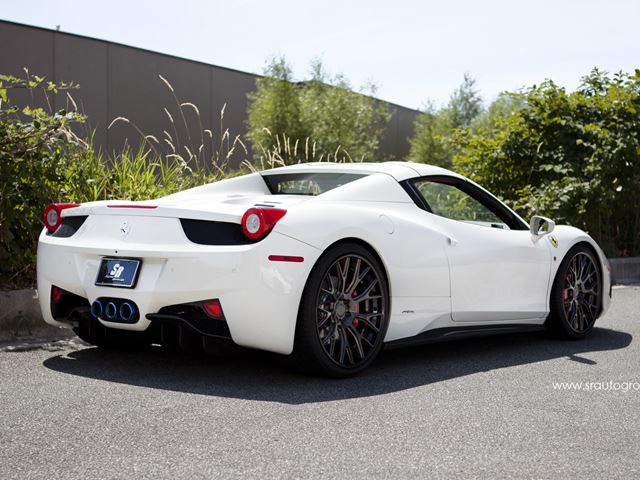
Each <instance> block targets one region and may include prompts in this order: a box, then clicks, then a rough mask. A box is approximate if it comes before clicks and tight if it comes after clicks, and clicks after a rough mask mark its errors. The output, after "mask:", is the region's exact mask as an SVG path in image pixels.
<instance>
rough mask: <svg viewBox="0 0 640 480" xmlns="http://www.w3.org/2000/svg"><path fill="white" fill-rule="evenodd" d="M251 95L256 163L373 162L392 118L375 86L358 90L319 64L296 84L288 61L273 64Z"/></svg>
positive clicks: (251, 134)
mask: <svg viewBox="0 0 640 480" xmlns="http://www.w3.org/2000/svg"><path fill="white" fill-rule="evenodd" d="M265 74H266V77H265V78H264V79H260V80H259V81H258V83H257V89H256V91H255V92H254V93H252V94H250V96H249V106H248V118H249V120H248V134H247V137H248V138H249V141H250V142H251V144H252V147H253V150H254V154H255V156H256V159H264V157H265V156H267V157H268V160H270V161H274V160H275V161H277V162H280V163H297V162H299V161H322V160H335V161H344V160H346V161H349V160H354V161H363V160H368V161H375V160H379V159H378V158H377V157H376V153H377V150H378V147H379V144H380V140H381V138H382V134H383V132H384V128H385V126H386V124H387V122H388V120H389V112H388V111H387V108H386V106H385V104H384V103H382V102H379V101H377V100H376V99H374V98H372V97H371V95H373V94H374V93H375V86H374V85H365V86H364V87H363V88H361V89H360V91H359V92H354V91H353V90H352V89H351V85H350V83H349V81H348V80H347V78H346V77H344V76H343V75H335V76H331V75H329V74H328V73H327V72H326V71H325V70H324V68H323V65H322V63H321V62H320V61H318V60H316V61H314V62H312V64H311V79H310V80H308V81H305V82H299V83H293V79H292V75H291V68H290V67H289V65H288V64H287V63H286V61H285V59H284V58H280V59H278V60H274V61H272V62H271V63H270V65H269V67H268V69H267V71H266V72H265Z"/></svg>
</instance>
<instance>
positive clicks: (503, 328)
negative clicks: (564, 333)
mask: <svg viewBox="0 0 640 480" xmlns="http://www.w3.org/2000/svg"><path fill="white" fill-rule="evenodd" d="M544 329H545V327H544V325H538V324H503V325H479V326H470V327H469V326H467V327H445V328H434V329H433V330H427V331H426V332H422V333H419V334H418V335H415V336H413V337H408V338H400V339H398V340H393V341H391V342H387V343H385V344H384V345H385V346H384V348H385V349H390V350H391V349H395V348H402V347H411V346H414V345H425V344H429V343H439V342H448V341H454V340H460V339H463V338H475V337H484V336H488V335H497V334H509V333H529V332H541V331H543V330H544Z"/></svg>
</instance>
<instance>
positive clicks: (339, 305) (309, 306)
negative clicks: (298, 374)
mask: <svg viewBox="0 0 640 480" xmlns="http://www.w3.org/2000/svg"><path fill="white" fill-rule="evenodd" d="M388 324H389V288H388V286H387V281H386V278H385V275H384V272H383V270H382V267H381V266H380V264H379V262H378V261H377V260H376V259H375V257H374V256H373V255H371V253H369V251H368V250H367V249H365V248H364V247H362V246H360V245H358V244H352V243H345V244H342V245H339V246H337V247H335V248H333V249H331V250H330V251H328V252H327V253H325V255H324V256H323V257H321V258H320V260H318V263H317V264H316V265H315V267H314V268H313V270H312V272H311V275H310V276H309V279H308V280H307V284H306V286H305V289H304V292H303V294H302V301H301V303H300V310H299V314H298V324H297V328H296V339H295V346H294V354H293V358H294V361H295V364H296V366H298V367H302V368H303V369H304V370H306V371H307V372H311V373H316V374H322V375H327V376H332V377H348V376H352V375H355V374H357V373H359V372H361V371H362V370H364V369H365V368H366V367H367V366H369V365H370V364H371V362H373V360H374V359H375V358H376V356H377V355H378V353H379V352H380V350H381V348H382V342H383V340H384V336H385V334H386V332H387V326H388Z"/></svg>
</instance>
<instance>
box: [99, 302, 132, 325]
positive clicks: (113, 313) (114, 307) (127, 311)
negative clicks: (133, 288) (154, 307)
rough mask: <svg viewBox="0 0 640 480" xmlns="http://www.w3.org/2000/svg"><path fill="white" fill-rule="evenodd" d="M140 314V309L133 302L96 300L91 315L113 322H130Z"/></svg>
mask: <svg viewBox="0 0 640 480" xmlns="http://www.w3.org/2000/svg"><path fill="white" fill-rule="evenodd" d="M137 313H138V309H137V307H136V306H135V304H134V303H133V302H131V301H128V300H124V301H122V302H121V301H120V300H117V299H116V300H109V299H102V300H95V301H94V302H93V303H92V304H91V315H93V316H94V317H95V318H103V319H106V320H111V321H117V320H119V321H121V322H130V321H131V320H133V319H134V318H135V316H136V314H137Z"/></svg>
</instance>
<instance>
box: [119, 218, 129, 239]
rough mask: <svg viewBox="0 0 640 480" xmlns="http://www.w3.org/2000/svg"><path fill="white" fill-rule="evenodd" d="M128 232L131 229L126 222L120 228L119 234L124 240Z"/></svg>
mask: <svg viewBox="0 0 640 480" xmlns="http://www.w3.org/2000/svg"><path fill="white" fill-rule="evenodd" d="M129 230H131V227H130V226H129V224H128V223H127V222H124V223H123V224H122V225H121V226H120V233H121V234H122V238H124V237H126V236H127V235H129Z"/></svg>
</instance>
